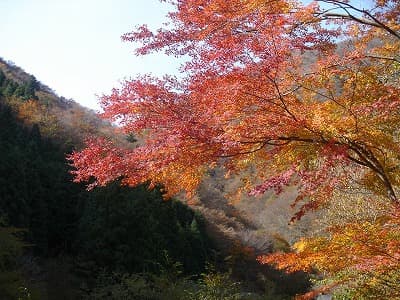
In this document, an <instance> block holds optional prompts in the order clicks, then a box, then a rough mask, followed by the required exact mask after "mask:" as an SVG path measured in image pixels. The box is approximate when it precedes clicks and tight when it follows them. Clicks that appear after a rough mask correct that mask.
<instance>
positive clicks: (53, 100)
mask: <svg viewBox="0 0 400 300" xmlns="http://www.w3.org/2000/svg"><path fill="white" fill-rule="evenodd" d="M0 86H2V94H3V97H4V101H5V102H6V103H7V104H8V105H10V106H11V107H12V108H13V110H14V111H15V113H16V114H17V116H18V118H19V119H20V120H21V121H23V122H24V123H25V125H28V126H31V125H33V124H37V125H38V126H39V128H40V130H41V133H42V135H43V136H45V137H48V138H52V139H54V140H58V142H59V143H61V144H64V145H65V146H71V145H74V146H77V145H81V143H82V141H83V140H84V138H86V137H88V136H90V135H97V136H99V135H101V136H108V137H113V138H117V136H118V135H116V132H115V130H116V128H114V127H112V126H111V125H110V124H109V123H108V122H105V121H104V120H102V119H100V118H99V117H98V115H97V114H96V112H95V111H93V110H90V109H88V108H86V107H83V106H82V105H80V104H78V103H77V102H75V101H74V100H72V99H66V98H65V97H62V96H58V95H57V94H56V93H55V92H54V91H53V90H52V89H51V88H49V87H48V86H46V85H45V84H43V83H41V82H39V81H37V80H36V78H35V77H34V76H33V75H30V74H27V73H26V72H25V71H24V70H23V69H21V68H20V67H18V66H16V65H15V64H14V63H12V62H7V61H6V60H4V59H2V58H0ZM61 137H62V139H61Z"/></svg>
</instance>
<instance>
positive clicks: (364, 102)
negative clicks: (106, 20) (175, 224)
mask: <svg viewBox="0 0 400 300" xmlns="http://www.w3.org/2000/svg"><path fill="white" fill-rule="evenodd" d="M316 2H318V3H319V4H321V5H320V6H319V5H317V3H316ZM316 2H314V3H312V4H310V5H304V4H302V1H289V0H287V1H285V0H272V1H261V0H245V1H243V0H232V1H223V0H180V1H177V2H176V11H174V12H172V13H171V14H170V15H169V17H170V21H171V23H170V24H169V25H170V26H169V27H168V29H160V30H158V31H156V32H151V31H150V30H149V29H148V28H147V27H146V26H141V27H139V28H138V30H137V31H135V32H132V33H128V34H126V35H124V37H123V38H124V39H125V40H127V41H133V42H139V43H140V45H141V46H140V48H139V49H138V50H137V54H139V55H143V54H147V53H149V52H152V51H164V52H166V53H167V54H169V55H175V56H179V57H185V58H186V63H184V65H183V66H182V71H183V72H184V74H183V76H182V77H181V79H177V78H173V77H165V78H163V79H157V78H152V77H151V76H139V77H137V78H136V79H135V80H130V81H127V82H125V83H124V84H123V85H122V87H121V88H120V89H114V90H113V91H112V93H111V94H110V95H108V96H104V97H102V99H101V104H102V106H103V108H104V114H103V116H104V117H105V118H108V119H110V120H112V121H115V122H117V123H118V124H119V126H120V127H121V129H122V130H123V131H124V132H126V133H128V134H129V133H134V134H136V135H142V136H143V143H141V145H140V146H139V147H137V148H134V149H119V148H118V147H116V146H115V145H112V144H111V143H109V142H108V141H105V140H97V141H89V143H88V147H87V149H85V150H83V151H82V152H77V153H74V154H73V155H72V156H71V159H72V161H73V164H74V166H76V167H77V170H76V172H75V175H76V180H77V181H87V180H89V181H90V182H91V183H92V184H94V185H95V184H106V183H107V182H109V181H111V180H113V179H115V178H119V177H122V178H123V182H124V183H125V184H129V185H136V184H139V183H145V182H148V183H150V184H151V186H155V185H162V186H163V187H164V188H165V190H166V196H167V197H168V196H172V195H175V194H178V193H181V192H185V193H186V194H187V195H188V196H189V197H190V196H193V195H194V193H195V191H196V188H197V186H198V185H199V183H200V181H201V179H202V176H203V174H204V173H205V172H206V171H207V169H208V168H210V167H215V166H216V165H221V166H223V167H224V169H225V170H226V172H227V173H228V174H240V173H244V174H250V175H245V177H246V178H245V181H244V182H243V186H244V187H245V188H246V189H248V190H250V191H251V190H253V194H262V193H264V192H266V191H267V190H274V191H275V192H277V193H280V192H281V191H282V189H284V188H285V187H286V186H288V185H294V186H296V187H297V192H298V193H297V197H296V199H293V202H294V203H293V206H295V207H297V208H298V212H297V213H296V214H295V215H294V217H293V220H295V219H299V218H301V217H302V216H303V215H304V214H305V213H307V211H309V210H315V209H318V208H320V207H325V206H328V204H329V203H330V202H335V201H337V200H338V197H342V198H344V199H347V200H349V201H350V200H351V199H352V197H353V196H350V195H354V194H357V195H361V196H360V197H359V198H357V199H361V200H360V201H364V202H365V201H368V199H371V198H374V197H384V198H385V199H386V201H387V203H391V204H398V202H399V198H398V195H397V194H398V192H399V190H400V171H399V168H398V166H399V165H400V156H399V155H398V153H399V151H400V147H399V141H400V131H399V130H398V124H399V122H400V88H399V76H398V75H399V70H400V67H399V58H398V51H399V49H400V35H399V33H398V32H397V31H398V30H399V29H398V28H400V27H399V24H398V23H399V22H398V20H399V12H400V10H399V7H400V6H399V4H398V3H397V1H391V0H388V1H370V2H371V3H370V6H368V7H366V8H360V7H358V6H353V4H352V1H316ZM322 3H323V4H324V5H322ZM326 22H331V23H329V26H327V25H326V24H327V23H326ZM396 30H397V31H396ZM338 41H340V42H338ZM335 42H336V43H337V44H335ZM240 192H243V190H240ZM247 192H248V191H247ZM350 193H351V194H350ZM358 193H359V194H358ZM338 195H340V196H338ZM352 207H355V208H357V204H356V203H354V204H352ZM396 214H397V213H396ZM396 214H395V215H396ZM371 215H373V214H371ZM395 215H391V214H390V213H388V215H387V217H388V219H386V220H387V221H385V222H383V223H382V222H379V221H377V220H375V219H362V218H359V214H358V213H354V214H353V216H352V218H350V219H349V220H347V223H348V224H347V225H346V226H335V227H332V226H331V227H330V229H329V230H328V232H327V234H326V235H322V236H321V237H318V238H312V239H311V238H304V239H303V240H301V241H300V242H299V243H298V244H296V245H295V250H296V251H295V252H293V253H284V254H282V253H280V254H279V253H278V254H274V255H272V256H268V257H262V258H260V260H261V261H262V262H263V263H275V264H276V265H277V266H278V267H279V268H284V269H288V270H290V271H295V270H307V271H310V270H312V269H314V268H317V269H318V270H319V271H321V272H323V273H324V274H325V275H328V276H330V277H328V280H329V278H333V279H334V280H333V281H334V282H333V285H332V286H334V285H335V284H337V283H339V282H340V283H341V282H350V281H351V280H353V284H354V286H357V285H359V286H362V285H366V286H368V287H371V288H373V289H375V288H376V286H380V287H382V285H383V283H382V282H383V279H382V278H383V277H384V280H386V281H387V280H388V279H387V276H388V275H387V274H390V275H391V276H394V278H400V275H399V274H398V273H400V272H399V271H398V270H399V266H398V264H397V262H396V260H397V259H398V255H399V254H398V252H397V251H398V250H396V249H398V248H399V247H400V245H399V243H398V241H399V238H398V235H397V232H396V229H395V228H396V227H395V225H394V224H397V223H396V222H397V221H398V217H397V215H396V216H395ZM361 220H362V221H361ZM396 226H397V225H396ZM362 272H367V273H368V275H367V276H365V277H363V275H362ZM385 272H386V273H385ZM396 272H397V273H396ZM336 273H337V276H336ZM383 274H385V275H383ZM396 274H397V275H396ZM382 276H383V277H382ZM385 276H386V277H385ZM396 276H397V277H396ZM377 278H378V279H377ZM377 282H378V283H377ZM325 286H330V285H329V282H328V284H327V285H325ZM375 290H376V289H375ZM310 295H311V294H310ZM353 298H354V297H353ZM350 299H351V297H350ZM354 299H357V297H356V298H354Z"/></svg>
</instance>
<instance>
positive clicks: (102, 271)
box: [0, 60, 308, 300]
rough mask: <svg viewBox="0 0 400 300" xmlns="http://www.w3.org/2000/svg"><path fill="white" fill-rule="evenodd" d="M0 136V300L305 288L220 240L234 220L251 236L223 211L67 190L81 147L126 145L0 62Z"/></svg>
mask: <svg viewBox="0 0 400 300" xmlns="http://www.w3.org/2000/svg"><path fill="white" fill-rule="evenodd" d="M0 129H1V130H0V157H1V158H2V159H1V164H0V299H5V300H8V299H38V300H39V299H51V300H52V299H54V300H56V299H261V297H264V298H262V299H265V297H270V298H269V299H286V298H287V297H289V296H290V295H294V294H296V293H298V292H301V291H305V289H306V288H307V287H308V281H307V278H306V277H305V276H304V275H303V274H302V273H298V274H296V275H294V276H287V275H284V274H283V273H280V272H277V271H275V270H273V269H271V268H270V267H265V266H263V267H261V266H260V265H258V263H257V262H256V261H255V255H256V253H255V252H254V251H253V249H252V248H247V247H246V245H244V244H243V239H241V238H240V237H238V236H230V235H229V234H226V232H225V233H224V230H223V228H229V227H231V226H233V225H232V224H233V223H232V222H234V220H238V222H239V223H240V224H242V225H241V226H242V227H241V232H245V231H246V230H247V229H248V230H250V229H251V224H249V223H246V221H245V219H243V220H241V218H240V216H239V215H237V214H236V215H235V213H234V211H232V208H230V209H229V208H226V207H225V208H224V207H222V208H221V207H220V208H218V209H216V207H212V205H211V204H210V205H209V206H208V208H206V207H203V208H199V207H197V210H196V211H194V210H192V209H190V208H189V207H188V206H186V205H185V204H182V203H181V202H179V201H176V200H169V201H165V200H164V199H163V196H162V193H161V192H160V190H159V189H158V188H155V189H153V190H152V191H149V190H148V188H147V187H146V185H141V186H139V187H137V188H129V187H123V186H122V187H121V185H120V182H119V180H116V182H114V183H111V184H109V185H107V186H105V187H99V188H95V189H94V190H93V191H90V192H88V191H87V190H86V189H85V187H84V186H83V185H81V184H77V183H73V182H72V175H71V173H70V171H71V170H72V168H71V166H70V165H69V162H68V161H67V160H66V155H67V154H68V153H70V152H71V151H72V150H73V149H79V148H80V147H81V145H82V142H83V139H84V138H85V137H88V136H90V135H96V136H102V137H109V138H112V139H113V140H114V141H117V142H118V143H126V144H127V145H128V146H129V145H131V146H132V144H130V143H131V142H132V141H133V139H132V136H129V137H127V138H125V137H124V136H123V135H121V134H120V133H119V134H118V135H116V133H115V129H114V128H113V127H111V126H110V125H109V124H108V123H105V122H103V121H101V120H100V119H98V118H97V116H96V115H95V114H94V113H93V112H91V111H89V110H87V109H85V108H83V107H81V106H79V105H78V104H76V103H75V102H73V101H72V100H66V99H64V98H61V97H58V96H57V95H55V94H54V92H52V91H51V89H50V88H48V87H47V86H45V85H43V84H42V83H40V82H39V81H37V80H36V79H35V77H33V76H32V75H28V74H26V73H25V72H24V71H23V70H22V69H20V68H18V67H16V66H15V65H13V64H9V63H7V62H5V61H4V60H1V61H0ZM207 190H209V191H212V189H211V187H210V188H208V189H207ZM205 197H206V198H208V199H209V201H210V203H215V199H214V200H213V199H212V198H213V197H214V196H213V195H206V194H205ZM213 209H214V210H213ZM211 210H213V211H214V213H210V211H211ZM224 211H225V213H224ZM200 212H208V217H210V216H211V215H213V214H214V215H215V214H217V215H219V217H218V216H217V221H213V220H212V219H211V220H205V219H204V217H203V216H202V214H201V213H200ZM221 214H222V215H224V214H226V217H224V218H221ZM234 216H235V217H234ZM233 217H234V218H233ZM217 225H218V226H219V227H218V226H217ZM221 226H222V227H221ZM243 226H244V227H243ZM246 227H248V228H247V229H246ZM221 228H222V230H221ZM253 230H254V229H253ZM269 247H270V244H267V246H266V248H264V249H263V250H265V249H269ZM239 282H241V283H240V284H239ZM202 297H203V298H202Z"/></svg>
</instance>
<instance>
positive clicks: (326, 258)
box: [259, 208, 400, 299]
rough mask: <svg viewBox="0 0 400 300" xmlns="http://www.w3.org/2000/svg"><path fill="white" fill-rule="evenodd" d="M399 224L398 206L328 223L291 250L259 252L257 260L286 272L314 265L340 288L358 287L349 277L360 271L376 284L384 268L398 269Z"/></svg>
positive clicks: (392, 270) (364, 279) (386, 271)
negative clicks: (370, 217) (382, 213)
mask: <svg viewBox="0 0 400 300" xmlns="http://www.w3.org/2000/svg"><path fill="white" fill-rule="evenodd" d="M399 224H400V215H399V209H397V208H394V209H393V210H392V213H391V214H390V215H389V216H387V217H383V218H378V219H376V220H375V221H363V222H357V223H348V224H341V225H337V226H332V227H331V228H329V230H328V235H327V236H322V237H317V238H308V239H302V240H300V241H299V242H297V243H296V244H294V245H293V251H294V252H291V253H276V254H272V255H265V256H261V257H259V261H260V262H261V263H268V264H274V265H275V266H276V267H277V268H279V269H284V270H286V271H288V272H294V271H299V270H303V271H311V270H312V269H314V268H315V269H316V270H317V271H319V272H321V273H322V274H324V275H325V276H328V277H330V278H331V279H334V281H333V282H336V284H337V285H340V286H342V288H343V287H345V288H350V289H356V290H357V289H359V288H360V287H359V286H353V284H354V282H353V280H354V279H355V278H360V277H359V275H360V274H363V275H364V277H361V279H362V281H363V283H364V284H365V285H368V286H369V287H371V284H373V283H374V282H375V283H378V286H380V285H381V284H382V281H383V280H385V276H386V274H388V272H398V271H399V269H400V250H399V249H400V233H399V231H398V226H399ZM335 288H337V287H336V286H335ZM362 288H363V287H362V285H361V288H360V289H362ZM389 298H390V297H389ZM389 298H388V299H389Z"/></svg>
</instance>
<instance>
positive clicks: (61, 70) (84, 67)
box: [0, 0, 179, 109]
mask: <svg viewBox="0 0 400 300" xmlns="http://www.w3.org/2000/svg"><path fill="white" fill-rule="evenodd" d="M169 9H170V7H169V6H168V4H165V3H160V2H159V1H158V0H0V11H1V18H0V38H1V44H0V56H1V57H3V58H4V59H6V60H11V61H13V62H14V63H15V64H16V65H18V66H20V67H22V68H23V69H24V70H25V71H27V72H28V73H31V74H33V75H35V76H36V78H37V79H38V80H40V81H41V82H43V83H44V84H46V85H48V86H49V87H51V88H52V89H53V90H55V91H56V93H57V94H59V95H60V96H64V97H66V98H73V99H74V100H75V101H77V102H79V103H81V104H82V105H85V106H87V107H90V108H95V109H96V108H98V106H97V104H96V101H97V98H96V96H95V94H98V95H101V94H103V93H108V92H109V91H110V90H111V88H113V87H115V86H118V82H119V81H120V80H123V79H124V78H129V77H131V76H134V75H135V74H137V73H153V74H155V75H163V74H165V73H174V72H175V71H176V70H177V68H178V67H179V63H178V62H177V61H174V60H173V59H171V58H168V57H166V56H163V55H152V56H149V57H141V58H137V57H135V56H134V55H133V50H134V45H133V44H132V43H124V42H122V41H121V39H120V36H121V35H122V34H123V33H125V32H129V31H132V30H133V29H134V27H135V25H137V24H143V23H146V24H149V25H150V28H158V27H159V26H161V25H162V23H163V22H165V18H164V17H165V15H166V13H167V12H168V10H169Z"/></svg>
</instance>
